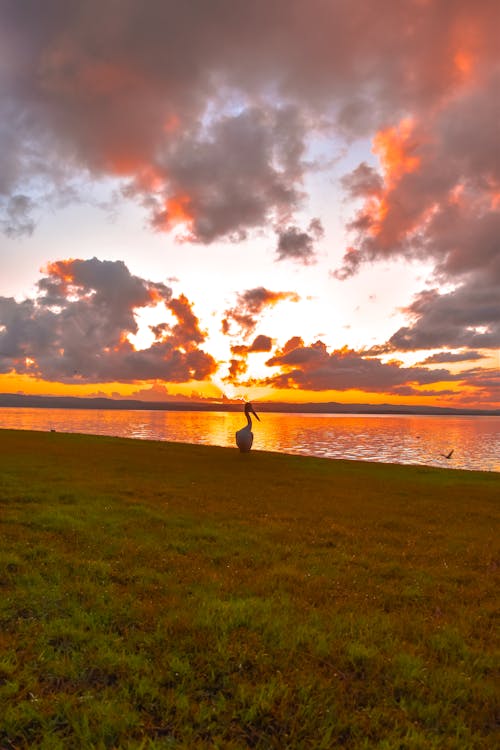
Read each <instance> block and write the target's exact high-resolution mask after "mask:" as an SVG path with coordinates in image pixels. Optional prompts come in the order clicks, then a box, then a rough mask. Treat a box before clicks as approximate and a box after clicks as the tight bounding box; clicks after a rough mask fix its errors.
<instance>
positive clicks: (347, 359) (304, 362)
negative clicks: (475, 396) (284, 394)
mask: <svg viewBox="0 0 500 750" xmlns="http://www.w3.org/2000/svg"><path fill="white" fill-rule="evenodd" d="M266 364H267V365H268V367H273V368H278V373H277V374H275V375H271V376H269V377H268V378H265V379H264V380H263V381H262V384H266V385H270V386H272V387H274V388H300V389H305V390H311V391H323V390H338V391H346V390H352V389H354V390H361V391H366V392H370V393H377V392H383V393H394V394H397V393H398V389H399V388H401V387H402V386H408V387H410V388H415V389H416V390H417V389H418V386H422V385H423V386H428V385H432V384H438V383H443V382H452V381H456V380H457V379H458V378H459V376H457V375H453V374H452V373H451V372H450V371H449V370H446V369H439V370H438V369H428V368H425V367H404V366H403V365H402V364H401V363H400V362H395V361H392V362H387V363H384V362H382V361H381V360H380V359H378V358H376V357H367V356H364V355H363V354H362V353H359V352H356V351H354V350H351V349H348V348H344V349H340V350H335V351H332V352H329V351H328V349H327V347H326V346H325V344H324V343H323V342H321V341H317V342H315V343H314V344H311V345H309V346H307V345H305V344H304V342H303V340H302V339H300V338H299V337H293V339H290V341H288V342H287V344H286V345H285V346H284V348H283V349H282V350H281V351H278V352H277V353H276V354H275V355H274V356H273V357H271V358H270V359H269V360H268V361H267V362H266ZM437 392H438V389H436V394H437Z"/></svg>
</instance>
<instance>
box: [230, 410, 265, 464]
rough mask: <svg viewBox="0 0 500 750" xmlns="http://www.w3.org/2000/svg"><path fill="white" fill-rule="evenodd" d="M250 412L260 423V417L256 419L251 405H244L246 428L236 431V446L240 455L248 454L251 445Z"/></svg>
mask: <svg viewBox="0 0 500 750" xmlns="http://www.w3.org/2000/svg"><path fill="white" fill-rule="evenodd" d="M250 412H252V414H253V415H254V417H256V418H257V419H258V420H259V422H260V417H258V416H257V414H256V413H255V410H254V408H253V406H252V404H250V403H249V404H245V416H246V418H247V425H246V427H242V428H241V430H238V432H237V433H236V445H237V446H238V448H239V449H240V451H241V453H248V451H249V450H250V449H251V447H252V443H253V432H252V418H251V416H250Z"/></svg>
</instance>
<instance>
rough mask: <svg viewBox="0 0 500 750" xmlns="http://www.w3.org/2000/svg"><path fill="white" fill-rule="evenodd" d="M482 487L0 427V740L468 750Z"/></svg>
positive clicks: (481, 702) (335, 464) (479, 625)
mask: <svg viewBox="0 0 500 750" xmlns="http://www.w3.org/2000/svg"><path fill="white" fill-rule="evenodd" d="M499 497H500V476H499V475H498V474H493V473H481V472H463V471H453V470H445V469H432V468H427V467H408V466H406V467H403V466H394V465H388V464H374V463H361V462H349V461H328V460H322V459H315V458H311V459H308V458H303V457H297V456H285V455H278V454H266V453H259V452H253V453H251V454H248V455H240V454H239V453H238V452H237V451H236V450H231V449H226V448H208V447H201V446H187V445H181V444H172V443H160V442H143V441H131V440H125V439H116V438H102V437H99V438H98V437H93V436H84V435H63V434H59V433H33V432H16V431H1V430H0V533H1V547H0V748H2V750H4V749H8V750H12V748H46V749H47V750H58V749H59V748H64V749H66V748H71V749H72V750H73V749H74V748H89V749H90V748H134V749H135V748H142V749H144V750H146V749H148V748H176V749H179V750H180V749H181V748H186V749H188V748H189V750H197V749H199V748H207V749H208V748H221V749H222V748H223V749H224V750H226V749H227V750H236V749H237V748H259V749H261V748H266V749H267V748H276V749H279V750H282V749H285V748H311V750H320V749H321V748H323V749H325V748H334V747H346V748H380V750H392V749H393V748H408V750H415V749H419V748H422V750H432V749H435V748H446V749H452V748H457V749H460V750H467V749H468V748H485V750H486V749H487V750H490V749H491V748H492V747H493V746H494V744H495V740H494V738H495V736H497V735H496V734H495V732H496V731H497V730H498V718H499V714H498V702H497V694H496V693H495V680H496V677H497V676H498V660H497V658H496V655H498V650H497V649H498V640H495V638H496V635H497V631H496V630H495V627H498V620H495V615H496V614H497V613H498V608H497V605H498V564H499V555H498V539H497V537H498V528H499V527H498V515H499V505H498V502H499V501H498V498H499Z"/></svg>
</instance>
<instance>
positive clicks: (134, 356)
mask: <svg viewBox="0 0 500 750" xmlns="http://www.w3.org/2000/svg"><path fill="white" fill-rule="evenodd" d="M499 28H500V3H498V1H497V0H475V2H473V3H472V2H470V0H378V1H377V2H371V0H252V2H248V0H210V1H209V2H207V0H148V2H137V0H44V2H43V3H40V2H38V0H23V2H19V1H18V0H0V393H17V392H19V393H26V394H35V393H36V394H50V395H73V396H96V395H99V396H103V395H105V396H109V397H113V398H118V399H119V398H130V397H133V398H140V399H143V400H146V401H148V400H150V401H152V400H154V401H163V400H164V401H169V400H174V401H178V400H186V401H188V400H190V399H194V400H206V399H208V400H210V401H216V402H220V401H222V400H224V399H246V400H252V401H256V402H263V401H278V402H330V401H338V402H342V403H371V404H377V403H390V404H395V405H401V404H412V405H417V404H420V405H422V406H428V405H432V406H451V407H456V408H460V407H462V408H500V355H499V351H500V137H499V134H500V96H499V92H500V48H499V46H498V29H499Z"/></svg>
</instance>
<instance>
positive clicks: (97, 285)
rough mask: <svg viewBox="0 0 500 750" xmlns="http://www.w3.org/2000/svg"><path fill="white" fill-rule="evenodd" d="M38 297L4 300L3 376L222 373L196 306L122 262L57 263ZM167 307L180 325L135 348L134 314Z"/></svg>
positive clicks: (181, 378)
mask: <svg viewBox="0 0 500 750" xmlns="http://www.w3.org/2000/svg"><path fill="white" fill-rule="evenodd" d="M38 291H39V294H38V295H37V296H36V297H34V298H32V299H26V300H23V301H22V302H17V301H16V300H14V299H13V298H6V297H0V352H1V355H0V371H1V372H11V371H12V372H17V373H22V374H29V375H33V376H37V377H41V378H43V379H45V380H49V381H56V380H57V381H61V382H73V383H75V382H76V383H91V382H96V383H97V382H100V383H104V382H113V381H117V382H131V381H135V380H155V379H161V380H164V381H167V382H168V381H170V382H187V381H189V380H192V379H195V380H204V379H206V378H208V377H209V376H210V375H211V374H212V373H213V372H215V370H216V363H215V361H214V359H213V358H212V357H211V356H210V355H209V354H207V353H206V352H204V351H203V350H202V349H200V348H199V345H200V344H201V343H202V342H203V341H204V338H205V336H204V334H203V332H202V331H201V330H200V327H199V323H198V320H197V318H196V316H195V315H194V314H193V311H192V309H191V306H190V304H189V301H188V300H187V299H186V297H184V296H183V295H181V296H180V297H178V298H173V297H172V292H171V290H170V288H169V287H167V286H165V285H164V284H162V283H154V282H151V281H147V280H145V279H141V278H139V277H138V276H133V275H132V274H131V273H130V272H129V270H128V269H127V267H126V266H125V264H124V263H122V262H121V261H100V260H97V258H93V259H92V260H67V261H57V262H55V263H50V264H49V265H48V267H47V269H46V275H45V276H44V277H43V278H42V279H41V280H40V281H39V282H38ZM156 305H163V306H164V308H165V316H166V317H170V316H169V315H168V313H170V314H171V315H173V316H174V318H175V319H176V321H177V322H176V323H174V324H173V325H172V324H164V325H163V326H158V327H157V329H155V330H154V333H155V340H154V342H153V344H152V345H151V346H150V347H148V348H147V349H144V350H140V351H136V350H135V349H134V347H133V346H132V344H131V343H130V341H129V339H128V335H129V334H135V333H137V330H138V327H137V322H136V319H135V314H134V313H135V312H136V311H138V310H140V309H141V308H144V307H150V306H156Z"/></svg>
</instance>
